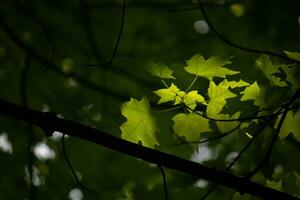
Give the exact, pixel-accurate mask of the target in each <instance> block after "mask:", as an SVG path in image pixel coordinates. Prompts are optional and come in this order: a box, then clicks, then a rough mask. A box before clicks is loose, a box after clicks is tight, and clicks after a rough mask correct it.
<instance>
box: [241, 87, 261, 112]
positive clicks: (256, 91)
mask: <svg viewBox="0 0 300 200" xmlns="http://www.w3.org/2000/svg"><path fill="white" fill-rule="evenodd" d="M241 93H242V94H243V96H242V98H241V100H242V101H248V100H254V105H256V106H261V107H266V103H265V101H264V98H263V93H262V91H261V88H260V87H259V86H258V84H257V82H256V81H255V82H254V83H253V84H252V85H250V86H249V87H247V88H246V89H245V90H244V91H243V92H241Z"/></svg>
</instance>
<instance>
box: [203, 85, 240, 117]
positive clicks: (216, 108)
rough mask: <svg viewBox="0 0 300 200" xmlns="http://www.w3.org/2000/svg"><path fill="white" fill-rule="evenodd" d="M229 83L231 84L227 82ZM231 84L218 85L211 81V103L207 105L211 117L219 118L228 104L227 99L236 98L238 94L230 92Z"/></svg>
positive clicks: (209, 94)
mask: <svg viewBox="0 0 300 200" xmlns="http://www.w3.org/2000/svg"><path fill="white" fill-rule="evenodd" d="M227 83H229V82H228V81H227ZM229 86H230V84H226V83H222V82H221V83H220V84H219V85H216V84H215V83H214V82H213V81H210V84H209V88H208V96H209V99H210V100H209V103H208V105H207V110H206V113H207V115H208V116H209V117H212V118H217V116H218V114H219V113H220V112H221V111H222V109H223V107H224V106H225V104H226V99H228V98H232V97H235V96H236V94H234V93H232V92H231V91H230V90H229Z"/></svg>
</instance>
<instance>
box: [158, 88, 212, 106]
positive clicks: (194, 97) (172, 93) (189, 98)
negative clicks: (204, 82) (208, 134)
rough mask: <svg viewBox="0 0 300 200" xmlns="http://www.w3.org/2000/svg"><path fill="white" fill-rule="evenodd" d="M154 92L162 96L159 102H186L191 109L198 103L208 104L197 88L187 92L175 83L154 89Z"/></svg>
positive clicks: (175, 103)
mask: <svg viewBox="0 0 300 200" xmlns="http://www.w3.org/2000/svg"><path fill="white" fill-rule="evenodd" d="M154 93H155V94H156V95H157V96H159V97H160V99H159V101H158V104H161V103H165V102H169V101H174V105H178V104H181V103H184V104H185V105H186V106H188V107H189V108H191V109H194V108H195V107H196V106H197V103H202V104H204V105H206V102H205V99H204V97H203V96H201V95H200V94H198V92H197V91H196V90H193V91H190V92H188V93H185V92H184V91H181V90H180V89H179V88H178V87H177V86H176V85H175V84H173V83H172V84H171V86H170V87H169V88H164V89H159V90H156V91H154Z"/></svg>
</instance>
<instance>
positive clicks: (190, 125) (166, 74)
mask: <svg viewBox="0 0 300 200" xmlns="http://www.w3.org/2000/svg"><path fill="white" fill-rule="evenodd" d="M286 54H287V55H288V56H289V57H293V58H296V59H299V54H298V53H293V52H287V51H286ZM297 56H298V57H297ZM229 64H231V62H230V61H229V60H227V59H224V58H221V57H217V56H213V57H210V58H208V59H205V58H204V57H203V56H202V55H200V54H197V55H195V56H193V57H192V58H191V59H189V60H188V61H187V62H186V65H187V66H185V67H184V70H185V71H186V72H187V73H189V74H192V75H194V76H195V78H194V80H193V81H192V83H191V84H190V85H189V87H188V88H187V89H186V90H185V91H184V90H181V89H180V88H179V87H178V86H176V85H175V83H174V82H171V83H170V84H169V85H168V84H167V83H166V82H165V81H164V79H169V80H174V79H175V77H174V76H173V70H171V69H170V68H169V67H168V66H166V65H164V64H157V63H151V64H150V65H149V67H148V71H149V72H150V73H151V74H152V75H154V76H157V77H159V78H161V79H163V80H162V82H163V84H164V86H165V88H163V89H159V90H156V91H154V94H156V95H157V96H158V97H159V100H158V104H162V103H172V104H173V107H172V108H173V109H180V108H181V110H182V111H183V112H181V113H178V114H176V115H175V116H174V117H173V118H172V120H173V121H174V124H173V131H174V133H175V134H176V135H177V136H179V137H184V138H185V140H186V142H188V143H191V144H194V143H197V142H198V141H199V140H200V135H201V134H202V133H205V132H212V133H214V132H218V133H221V134H226V133H229V132H235V131H238V130H240V131H241V130H242V128H243V130H247V127H249V126H250V124H251V123H255V120H251V116H252V117H253V118H255V117H257V116H260V117H263V116H264V115H267V114H270V113H273V112H275V111H276V110H278V108H279V106H275V105H280V104H283V103H284V102H285V101H287V100H288V99H289V98H290V97H291V95H292V94H293V92H295V90H296V89H297V88H298V87H299V83H300V81H299V80H297V72H296V70H297V68H296V67H295V66H294V65H280V64H273V63H272V62H271V60H270V58H269V56H267V55H262V56H260V57H259V58H258V59H257V60H256V62H255V66H256V68H257V70H259V71H261V73H260V74H259V76H263V77H262V79H263V81H261V82H262V83H258V81H254V82H252V83H250V82H247V81H245V80H242V79H240V77H239V73H240V72H239V71H234V70H231V69H229V68H227V67H225V66H227V65H229ZM198 77H204V78H206V79H207V80H208V81H209V86H208V88H207V91H205V92H202V94H201V93H200V92H199V91H197V90H191V88H192V87H193V86H194V85H195V83H196V81H197V80H198ZM215 78H219V79H218V81H215ZM229 78H231V79H232V80H229ZM270 87H273V88H278V87H286V88H289V92H288V94H285V97H282V96H280V98H277V100H271V101H270V100H269V98H270V97H269V96H268V95H269V94H268V92H267V91H268V89H269V88H270ZM205 94H207V95H205ZM233 98H238V100H239V101H242V102H243V101H245V102H249V103H253V104H254V105H255V106H256V108H257V110H256V111H255V112H254V113H253V115H251V116H249V117H248V118H249V120H242V118H243V117H241V112H242V111H237V112H235V113H233V114H230V113H226V112H224V108H226V107H227V109H226V110H228V109H229V110H230V108H228V107H229V105H227V101H228V100H229V99H233ZM197 108H201V109H197ZM232 109H233V108H232ZM121 111H122V114H123V115H124V116H125V117H126V118H127V119H128V121H127V122H125V123H124V124H123V125H122V126H121V130H122V138H124V139H126V140H129V141H132V142H135V143H138V142H142V144H143V145H145V146H148V147H154V146H155V145H157V144H158V141H157V139H156V132H157V131H158V130H159V128H158V127H156V123H155V119H154V117H153V116H152V115H151V113H150V105H149V102H148V100H147V98H146V97H143V98H142V100H140V101H139V100H137V99H133V98H132V99H131V100H130V101H129V102H126V103H124V104H123V105H122V107H121ZM299 119H300V111H298V112H293V111H290V112H288V114H287V116H286V120H285V121H284V124H283V127H282V131H281V132H280V138H281V139H284V138H286V137H287V136H288V135H289V133H293V134H294V136H295V138H296V139H297V140H300V134H299V133H300V126H299V123H297V121H299ZM251 121H252V122H251ZM274 125H276V124H274ZM244 133H246V134H247V135H248V136H249V137H251V135H249V133H248V132H247V131H244ZM195 147H196V146H195Z"/></svg>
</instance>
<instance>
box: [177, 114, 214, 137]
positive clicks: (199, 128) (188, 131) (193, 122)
mask: <svg viewBox="0 0 300 200" xmlns="http://www.w3.org/2000/svg"><path fill="white" fill-rule="evenodd" d="M172 120H173V121H174V125H173V130H174V133H175V134H176V135H178V136H184V137H185V139H186V141H187V142H197V141H199V140H200V134H201V133H203V132H209V131H211V129H210V128H209V123H208V120H207V119H205V118H203V117H201V116H199V115H197V114H195V113H188V114H184V113H180V114H177V115H176V116H174V117H173V118H172Z"/></svg>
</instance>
